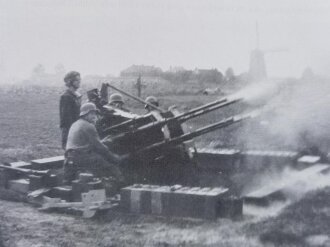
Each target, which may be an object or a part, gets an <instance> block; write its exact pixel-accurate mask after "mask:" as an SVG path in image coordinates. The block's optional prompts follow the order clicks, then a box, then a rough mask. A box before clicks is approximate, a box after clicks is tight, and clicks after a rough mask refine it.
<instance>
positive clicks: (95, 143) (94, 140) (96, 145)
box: [86, 126, 120, 163]
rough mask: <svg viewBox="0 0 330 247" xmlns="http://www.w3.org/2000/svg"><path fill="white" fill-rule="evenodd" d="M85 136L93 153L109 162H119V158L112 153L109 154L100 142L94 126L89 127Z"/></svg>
mask: <svg viewBox="0 0 330 247" xmlns="http://www.w3.org/2000/svg"><path fill="white" fill-rule="evenodd" d="M86 134H87V136H88V140H89V141H90V143H91V145H92V147H93V149H94V151H95V152H97V153H99V154H101V155H103V156H104V157H106V158H107V159H108V160H109V161H111V162H115V163H117V162H119V161H120V157H119V156H118V155H116V154H114V153H111V152H110V151H109V149H108V147H107V146H106V145H104V144H103V143H102V142H101V140H100V138H99V136H98V134H97V131H96V128H95V127H94V126H90V128H88V130H87V131H86Z"/></svg>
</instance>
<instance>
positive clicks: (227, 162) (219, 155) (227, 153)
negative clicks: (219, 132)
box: [196, 148, 240, 173]
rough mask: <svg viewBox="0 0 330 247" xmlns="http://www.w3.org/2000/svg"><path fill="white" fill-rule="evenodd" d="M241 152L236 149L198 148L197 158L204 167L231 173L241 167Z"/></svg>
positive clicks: (208, 169) (201, 166)
mask: <svg viewBox="0 0 330 247" xmlns="http://www.w3.org/2000/svg"><path fill="white" fill-rule="evenodd" d="M239 154H240V152H239V151H238V150H236V149H212V148H198V149H197V155H196V158H197V163H198V164H200V168H202V169H205V170H207V171H214V172H224V173H229V172H231V171H234V170H236V169H238V168H239V166H240V159H239Z"/></svg>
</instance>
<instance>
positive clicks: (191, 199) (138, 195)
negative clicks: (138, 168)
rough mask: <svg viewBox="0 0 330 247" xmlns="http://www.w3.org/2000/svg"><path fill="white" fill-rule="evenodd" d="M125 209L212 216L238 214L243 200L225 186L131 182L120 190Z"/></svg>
mask: <svg viewBox="0 0 330 247" xmlns="http://www.w3.org/2000/svg"><path fill="white" fill-rule="evenodd" d="M121 206H122V208H123V209H124V210H125V211H126V212H131V213H136V214H153V215H162V216H174V217H193V218H206V219H215V218H218V217H234V216H241V215H242V206H243V201H242V200H241V199H238V198H234V197H229V196H228V189H227V188H222V187H218V188H201V187H182V186H172V187H170V186H157V185H133V186H129V187H126V188H123V189H122V190H121Z"/></svg>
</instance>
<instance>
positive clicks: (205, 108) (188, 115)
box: [113, 98, 242, 139]
mask: <svg viewBox="0 0 330 247" xmlns="http://www.w3.org/2000/svg"><path fill="white" fill-rule="evenodd" d="M241 100H242V99H240V98H239V99H232V100H228V99H227V98H224V99H220V100H216V101H214V102H211V103H208V104H206V105H202V106H199V107H197V108H194V109H192V110H190V111H188V112H185V113H181V114H179V115H177V116H175V117H171V118H165V119H163V120H160V121H157V122H152V123H150V124H147V125H144V126H141V127H139V128H137V129H135V130H133V131H132V132H138V131H143V130H146V129H149V128H154V127H162V126H164V125H166V124H168V123H169V122H171V121H179V123H183V122H185V121H187V120H189V119H192V118H195V117H197V116H200V115H203V114H206V113H208V112H211V111H214V110H216V109H219V108H222V107H225V106H228V105H231V104H234V103H237V102H239V101H241ZM126 134H127V132H124V133H120V134H119V135H116V136H114V137H113V138H114V139H117V138H118V139H119V138H122V137H124V136H125V135H126Z"/></svg>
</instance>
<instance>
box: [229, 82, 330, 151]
mask: <svg viewBox="0 0 330 247" xmlns="http://www.w3.org/2000/svg"><path fill="white" fill-rule="evenodd" d="M232 97H234V96H232ZM235 97H243V98H244V100H245V101H246V102H247V103H248V104H250V105H252V106H256V105H259V106H260V105H262V106H266V107H267V108H269V109H271V111H270V112H269V113H268V114H264V115H262V116H261V117H260V118H259V119H258V121H255V122H253V124H247V125H245V126H244V128H242V129H241V130H240V131H238V132H237V133H236V135H237V136H236V137H237V138H238V139H239V140H240V142H241V144H242V145H243V146H244V147H245V148H246V149H255V148H263V149H277V150H285V149H293V150H303V149H308V148H311V147H317V149H320V150H322V151H324V152H327V151H328V148H330V114H329V106H330V80H328V79H324V78H319V77H315V76H314V77H311V78H309V79H300V80H284V81H277V82H276V81H265V82H264V83H259V84H254V85H252V86H251V87H249V88H247V89H245V90H243V91H241V92H239V93H237V94H236V95H235Z"/></svg>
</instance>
